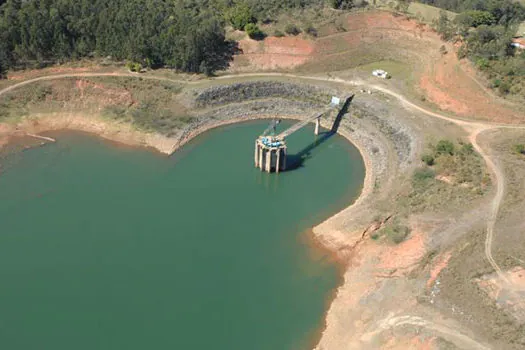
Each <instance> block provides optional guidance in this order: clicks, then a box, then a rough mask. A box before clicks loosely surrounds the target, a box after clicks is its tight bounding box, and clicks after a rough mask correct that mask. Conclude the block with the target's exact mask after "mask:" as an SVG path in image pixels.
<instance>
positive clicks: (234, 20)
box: [226, 2, 256, 30]
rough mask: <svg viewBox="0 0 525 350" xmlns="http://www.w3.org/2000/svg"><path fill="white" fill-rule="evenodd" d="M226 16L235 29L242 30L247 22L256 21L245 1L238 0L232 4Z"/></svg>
mask: <svg viewBox="0 0 525 350" xmlns="http://www.w3.org/2000/svg"><path fill="white" fill-rule="evenodd" d="M226 17H227V19H228V21H229V22H230V24H231V25H232V27H233V28H234V29H237V30H244V28H245V27H246V25H247V24H249V23H255V22H256V19H255V18H254V16H253V14H252V11H251V9H250V7H249V6H248V4H246V3H245V2H239V3H237V4H236V5H235V6H233V7H232V8H231V9H230V10H229V11H228V13H227V15H226Z"/></svg>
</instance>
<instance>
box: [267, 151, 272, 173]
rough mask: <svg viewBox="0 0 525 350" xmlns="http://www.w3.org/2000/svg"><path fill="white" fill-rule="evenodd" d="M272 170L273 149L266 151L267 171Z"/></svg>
mask: <svg viewBox="0 0 525 350" xmlns="http://www.w3.org/2000/svg"><path fill="white" fill-rule="evenodd" d="M271 170H272V150H271V149H269V150H267V151H266V172H267V173H269V172H270V171H271Z"/></svg>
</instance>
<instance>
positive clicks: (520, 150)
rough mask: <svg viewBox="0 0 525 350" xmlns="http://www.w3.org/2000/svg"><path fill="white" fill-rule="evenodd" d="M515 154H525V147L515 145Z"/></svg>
mask: <svg viewBox="0 0 525 350" xmlns="http://www.w3.org/2000/svg"><path fill="white" fill-rule="evenodd" d="M514 152H516V153H518V154H525V145H524V144H522V143H520V144H518V145H514Z"/></svg>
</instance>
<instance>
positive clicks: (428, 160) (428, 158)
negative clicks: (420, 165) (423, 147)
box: [421, 154, 435, 166]
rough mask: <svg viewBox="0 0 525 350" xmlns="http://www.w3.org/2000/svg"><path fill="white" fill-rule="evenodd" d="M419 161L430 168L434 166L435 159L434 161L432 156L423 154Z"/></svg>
mask: <svg viewBox="0 0 525 350" xmlns="http://www.w3.org/2000/svg"><path fill="white" fill-rule="evenodd" d="M421 160H422V161H423V162H425V164H426V165H428V166H432V165H434V164H435V159H434V156H433V155H431V154H424V155H423V156H422V157H421Z"/></svg>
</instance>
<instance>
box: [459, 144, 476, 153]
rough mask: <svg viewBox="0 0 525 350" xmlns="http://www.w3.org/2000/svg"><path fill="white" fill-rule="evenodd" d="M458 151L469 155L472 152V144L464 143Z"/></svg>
mask: <svg viewBox="0 0 525 350" xmlns="http://www.w3.org/2000/svg"><path fill="white" fill-rule="evenodd" d="M459 152H460V153H461V154H463V155H469V154H472V153H474V146H472V144H471V143H466V144H464V145H463V146H461V149H460V150H459Z"/></svg>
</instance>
